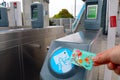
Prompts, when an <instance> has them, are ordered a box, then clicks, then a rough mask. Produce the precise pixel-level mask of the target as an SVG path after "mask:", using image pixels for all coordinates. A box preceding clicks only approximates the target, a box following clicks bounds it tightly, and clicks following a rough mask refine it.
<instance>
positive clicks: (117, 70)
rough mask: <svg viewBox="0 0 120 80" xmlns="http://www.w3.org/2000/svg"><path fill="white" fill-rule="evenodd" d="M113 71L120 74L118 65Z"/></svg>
mask: <svg viewBox="0 0 120 80" xmlns="http://www.w3.org/2000/svg"><path fill="white" fill-rule="evenodd" d="M114 72H115V73H116V74H118V75H120V66H118V67H117V68H116V69H115V70H114Z"/></svg>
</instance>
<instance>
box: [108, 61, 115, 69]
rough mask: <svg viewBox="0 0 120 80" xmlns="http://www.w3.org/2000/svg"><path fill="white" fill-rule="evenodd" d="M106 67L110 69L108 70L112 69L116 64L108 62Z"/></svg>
mask: <svg viewBox="0 0 120 80" xmlns="http://www.w3.org/2000/svg"><path fill="white" fill-rule="evenodd" d="M107 67H108V69H110V70H114V69H116V68H117V65H115V64H113V63H111V62H110V63H108V64H107Z"/></svg>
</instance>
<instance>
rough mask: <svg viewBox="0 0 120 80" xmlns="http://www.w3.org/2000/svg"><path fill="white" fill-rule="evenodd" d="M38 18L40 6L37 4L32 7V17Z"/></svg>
mask: <svg viewBox="0 0 120 80" xmlns="http://www.w3.org/2000/svg"><path fill="white" fill-rule="evenodd" d="M37 18H38V8H37V6H33V7H32V19H37Z"/></svg>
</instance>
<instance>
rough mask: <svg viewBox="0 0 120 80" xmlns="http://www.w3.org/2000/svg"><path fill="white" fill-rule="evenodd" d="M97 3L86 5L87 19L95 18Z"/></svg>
mask: <svg viewBox="0 0 120 80" xmlns="http://www.w3.org/2000/svg"><path fill="white" fill-rule="evenodd" d="M97 10H98V5H88V6H87V19H97Z"/></svg>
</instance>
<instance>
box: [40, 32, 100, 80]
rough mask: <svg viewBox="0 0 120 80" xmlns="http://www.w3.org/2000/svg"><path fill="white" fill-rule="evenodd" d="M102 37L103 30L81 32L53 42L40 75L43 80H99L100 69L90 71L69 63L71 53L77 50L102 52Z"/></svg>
mask: <svg viewBox="0 0 120 80" xmlns="http://www.w3.org/2000/svg"><path fill="white" fill-rule="evenodd" d="M100 35H101V30H100V31H80V32H77V33H75V34H72V35H69V36H66V37H63V38H60V39H57V40H55V41H53V42H52V44H51V46H50V50H49V52H48V54H47V57H46V60H45V62H44V64H43V67H42V70H41V73H40V74H41V78H42V80H98V79H97V76H98V74H97V72H98V68H95V67H94V68H93V69H92V70H91V71H88V70H86V69H84V68H80V67H77V66H75V65H72V64H71V63H69V59H70V55H71V53H70V52H69V51H70V50H73V49H74V48H77V49H81V50H86V51H91V52H95V53H96V52H99V51H100V50H101V49H100V44H101V43H100ZM65 53H66V54H65ZM56 57H57V58H56ZM57 59H60V60H57ZM65 59H67V60H65ZM67 63H69V64H67ZM60 64H61V66H60ZM60 67H62V69H63V70H62V69H61V68H60ZM60 69H61V70H62V71H61V70H60Z"/></svg>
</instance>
